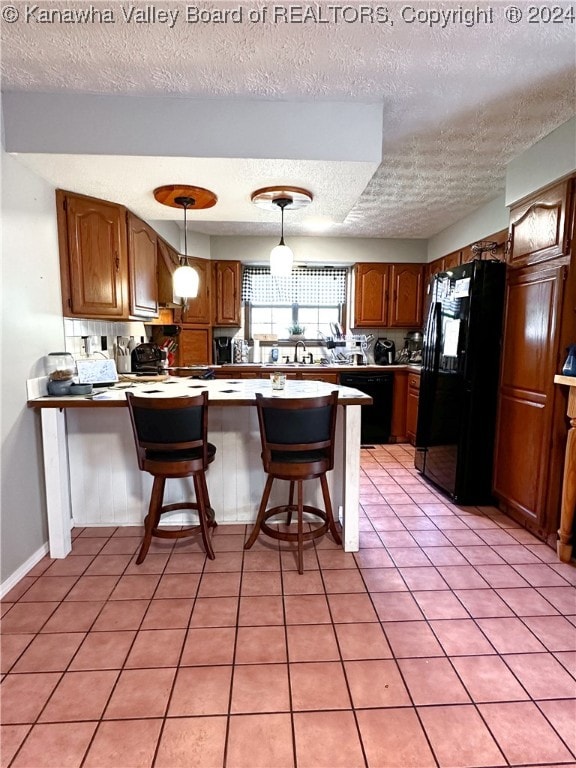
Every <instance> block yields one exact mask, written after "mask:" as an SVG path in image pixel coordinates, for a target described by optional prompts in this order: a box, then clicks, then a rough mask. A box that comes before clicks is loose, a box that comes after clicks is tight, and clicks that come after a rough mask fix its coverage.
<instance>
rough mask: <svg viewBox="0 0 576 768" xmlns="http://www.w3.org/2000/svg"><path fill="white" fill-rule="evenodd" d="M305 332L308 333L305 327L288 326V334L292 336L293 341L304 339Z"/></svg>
mask: <svg viewBox="0 0 576 768" xmlns="http://www.w3.org/2000/svg"><path fill="white" fill-rule="evenodd" d="M305 332H306V326H305V325H300V324H299V323H294V324H293V325H290V326H288V333H289V334H290V338H291V339H303V338H304V333H305Z"/></svg>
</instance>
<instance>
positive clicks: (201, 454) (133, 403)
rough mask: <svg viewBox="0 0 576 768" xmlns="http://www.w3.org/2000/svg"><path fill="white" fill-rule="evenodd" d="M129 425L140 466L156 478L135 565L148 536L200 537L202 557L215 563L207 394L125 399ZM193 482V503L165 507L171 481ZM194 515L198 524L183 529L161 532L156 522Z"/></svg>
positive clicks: (141, 558) (213, 450)
mask: <svg viewBox="0 0 576 768" xmlns="http://www.w3.org/2000/svg"><path fill="white" fill-rule="evenodd" d="M126 400H127V402H128V409H129V412H130V420H131V423H132V429H133V432H134V441H135V443H136V453H137V456H138V466H139V467H140V469H141V470H142V471H144V472H149V473H150V474H151V475H152V476H153V477H154V483H153V485H152V493H151V496H150V505H149V508H148V514H147V515H146V518H145V520H144V538H143V540H142V546H141V548H140V552H139V554H138V558H137V560H136V563H137V564H140V563H142V562H143V561H144V559H145V557H146V555H147V553H148V549H149V548H150V543H151V541H152V537H153V536H156V537H158V538H163V539H180V538H187V537H190V536H195V535H197V534H198V533H200V534H201V536H202V540H203V542H204V547H205V549H206V554H207V555H208V557H209V558H210V559H211V560H214V550H213V549H212V544H211V542H210V538H209V536H208V529H209V528H216V527H217V523H216V520H215V515H214V510H213V509H212V507H211V505H210V498H209V495H208V486H207V484H206V470H207V469H208V465H209V464H210V463H212V462H213V461H214V457H215V455H216V447H215V446H214V445H212V443H209V442H208V440H207V434H208V393H207V392H202V393H201V394H199V395H196V396H193V397H171V398H170V397H161V398H160V397H159V398H153V397H137V396H135V395H133V394H132V393H127V394H126ZM183 477H191V478H192V480H193V483H194V493H195V496H196V499H195V501H182V502H176V503H174V504H164V503H163V500H164V489H165V485H166V480H167V479H169V478H183ZM182 509H191V510H195V511H196V512H197V513H198V524H197V525H192V526H187V527H185V528H172V529H168V528H160V519H161V517H162V515H163V514H165V513H167V512H175V511H177V510H182Z"/></svg>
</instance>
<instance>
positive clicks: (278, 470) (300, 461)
mask: <svg viewBox="0 0 576 768" xmlns="http://www.w3.org/2000/svg"><path fill="white" fill-rule="evenodd" d="M337 404H338V392H332V393H331V394H330V395H326V396H323V397H312V398H308V397H303V398H281V397H264V396H263V395H262V394H261V393H257V394H256V407H257V409H258V423H259V425H260V438H261V441H262V463H263V466H264V471H265V472H266V474H267V475H268V477H267V478H266V485H265V487H264V493H263V494H262V500H261V502H260V507H259V509H258V517H257V519H256V523H255V524H254V528H253V529H252V533H251V534H250V538H249V539H248V541H247V542H246V544H245V545H244V548H245V549H250V547H251V546H252V545H253V544H254V542H255V541H256V539H257V538H258V534H259V533H260V532H262V533H265V534H266V535H267V536H271V537H272V538H274V539H279V540H281V541H295V542H297V544H298V572H299V573H303V571H304V554H303V545H304V542H305V541H310V540H312V539H317V538H319V537H320V536H323V535H324V534H325V533H327V532H328V531H330V533H331V534H332V536H333V537H334V540H335V541H336V543H337V544H341V543H342V539H341V538H340V534H339V533H338V530H337V528H336V524H335V522H334V516H333V514H332V502H331V501H330V492H329V490H328V483H327V480H326V473H327V472H328V471H329V470H331V469H332V468H333V467H334V434H335V431H336V410H337ZM314 478H319V479H320V484H321V487H322V496H323V499H324V509H319V508H318V507H312V506H309V505H307V504H304V503H303V488H302V483H303V481H304V480H311V479H314ZM274 480H287V481H288V482H289V483H290V488H289V494H288V503H287V504H283V505H281V506H277V507H272V508H270V509H267V505H268V499H269V498H270V492H271V490H272V484H273V482H274ZM295 489H296V490H297V501H296V503H294V491H295ZM293 512H296V514H297V523H298V528H297V532H290V531H283V530H280V529H278V528H273V527H271V526H270V525H268V523H267V520H268V519H269V518H270V517H273V516H275V515H278V514H283V513H286V515H287V517H286V525H287V526H289V525H290V523H291V522H292V513H293ZM305 512H306V513H308V514H310V515H312V516H313V517H316V518H319V519H320V520H321V521H322V524H321V525H320V526H318V527H316V528H312V529H311V530H309V531H304V513H305Z"/></svg>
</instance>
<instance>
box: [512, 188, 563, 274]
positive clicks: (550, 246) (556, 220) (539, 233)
mask: <svg viewBox="0 0 576 768" xmlns="http://www.w3.org/2000/svg"><path fill="white" fill-rule="evenodd" d="M570 189H571V187H570V182H569V181H564V182H562V183H561V184H556V185H555V186H553V187H549V188H548V189H545V190H542V191H541V192H539V193H538V194H536V195H533V196H531V197H530V198H528V199H527V200H525V201H523V202H522V203H520V204H518V205H516V206H514V207H513V208H512V209H511V212H510V247H509V253H508V263H509V264H510V266H512V267H520V266H525V265H527V264H534V263H537V262H541V261H546V260H548V259H554V258H556V257H558V256H561V255H563V254H565V253H567V246H568V243H567V239H568V231H567V230H568V227H567V226H566V224H567V216H566V211H567V210H568V206H569V203H570V200H569V196H570Z"/></svg>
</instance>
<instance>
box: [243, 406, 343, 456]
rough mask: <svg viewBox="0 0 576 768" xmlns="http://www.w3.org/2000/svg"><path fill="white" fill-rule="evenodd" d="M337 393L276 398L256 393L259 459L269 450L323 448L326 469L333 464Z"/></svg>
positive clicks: (312, 449)
mask: <svg viewBox="0 0 576 768" xmlns="http://www.w3.org/2000/svg"><path fill="white" fill-rule="evenodd" d="M337 404H338V392H332V393H330V394H329V395H324V396H322V397H313V398H309V397H302V398H278V397H265V396H264V395H262V394H261V393H260V392H258V393H257V394H256V406H257V408H258V420H259V424H260V435H261V438H262V451H263V461H264V465H265V468H266V464H267V463H268V462H269V461H270V460H271V459H272V452H273V451H274V452H275V453H276V452H299V451H300V452H304V451H307V452H309V451H317V450H321V449H326V459H327V461H328V464H329V469H332V468H333V466H334V435H335V431H336V409H337Z"/></svg>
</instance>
